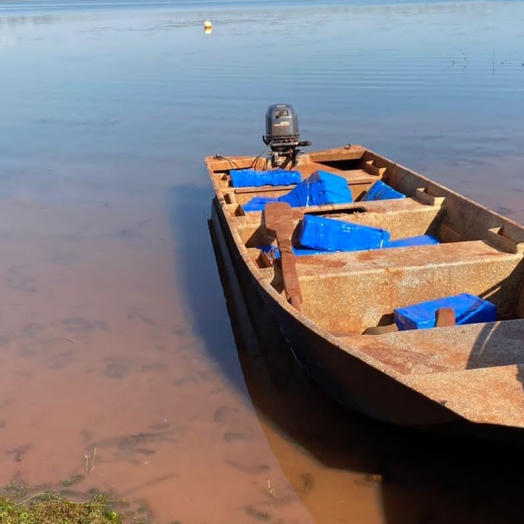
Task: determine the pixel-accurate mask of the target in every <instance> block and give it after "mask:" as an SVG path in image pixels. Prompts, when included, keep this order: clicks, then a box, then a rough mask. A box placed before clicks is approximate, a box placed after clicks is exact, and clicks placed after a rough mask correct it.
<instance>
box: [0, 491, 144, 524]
mask: <svg viewBox="0 0 524 524" xmlns="http://www.w3.org/2000/svg"><path fill="white" fill-rule="evenodd" d="M6 491H9V487H8V486H6V489H4V493H3V494H1V495H0V524H154V523H153V522H152V521H151V520H146V519H143V518H137V517H135V514H134V513H133V512H126V513H120V512H119V511H117V509H116V506H117V505H118V506H124V505H125V502H124V501H115V500H114V499H113V498H112V497H111V495H109V494H106V493H101V492H97V491H94V490H93V491H91V495H90V497H89V498H88V499H87V500H85V501H83V502H82V501H74V500H70V499H68V498H65V497H63V496H60V495H57V494H56V493H54V492H52V491H47V492H41V493H36V494H34V495H31V496H30V497H26V498H25V499H22V500H16V499H13V498H11V497H9V496H8V495H6V494H5V492H6Z"/></svg>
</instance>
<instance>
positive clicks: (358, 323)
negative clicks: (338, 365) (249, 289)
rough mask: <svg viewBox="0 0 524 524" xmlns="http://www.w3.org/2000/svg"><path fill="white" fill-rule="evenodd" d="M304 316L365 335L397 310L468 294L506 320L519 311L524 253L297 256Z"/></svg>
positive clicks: (444, 247)
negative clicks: (488, 304) (485, 302)
mask: <svg viewBox="0 0 524 524" xmlns="http://www.w3.org/2000/svg"><path fill="white" fill-rule="evenodd" d="M296 265H297V271H298V275H299V279H300V284H301V289H302V295H303V305H304V307H303V311H304V314H305V315H307V316H308V317H310V318H311V319H312V320H313V321H315V322H318V323H319V324H320V325H321V326H323V327H324V328H325V329H328V330H330V331H333V332H337V333H361V332H362V331H363V330H364V329H365V328H367V327H371V326H376V325H378V324H379V323H380V321H381V319H383V317H384V316H385V315H390V314H391V313H392V312H393V309H394V308H395V307H402V306H406V305H409V304H414V303H418V302H423V301H426V300H433V299H436V298H439V297H442V296H450V295H455V294H458V293H464V292H468V293H471V294H473V295H477V296H481V297H483V298H486V299H488V300H490V301H492V302H493V303H494V304H495V305H496V306H497V311H498V314H499V315H506V314H508V313H510V312H511V311H512V309H513V308H514V307H515V305H516V302H517V299H518V293H519V290H520V288H521V285H522V279H523V278H524V267H523V264H522V254H513V253H504V252H501V251H498V250H497V249H494V248H492V247H490V246H489V245H487V244H486V243H484V242H482V241H480V240H473V241H468V242H458V243H450V244H435V245H429V246H413V247H407V248H400V249H378V250H372V251H355V252H347V253H331V254H327V255H322V256H307V257H296Z"/></svg>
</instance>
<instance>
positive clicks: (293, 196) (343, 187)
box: [278, 170, 353, 207]
mask: <svg viewBox="0 0 524 524" xmlns="http://www.w3.org/2000/svg"><path fill="white" fill-rule="evenodd" d="M278 200H279V201H280V202H287V203H288V204H289V205H290V206H291V207H307V206H322V205H326V204H347V203H350V202H352V201H353V197H352V195H351V191H350V190H349V187H348V183H347V180H346V179H345V178H344V177H341V176H338V175H334V174H333V173H327V172H326V171H321V170H318V171H315V172H314V173H313V174H312V175H310V176H309V177H308V178H306V179H305V180H303V181H302V182H300V184H297V186H296V187H295V188H294V189H293V190H291V191H290V192H289V193H287V194H286V195H282V196H281V197H279V199H278Z"/></svg>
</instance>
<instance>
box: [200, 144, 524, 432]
mask: <svg viewBox="0 0 524 524" xmlns="http://www.w3.org/2000/svg"><path fill="white" fill-rule="evenodd" d="M315 155H316V156H315ZM319 159H327V160H323V161H322V162H320V161H319ZM355 161H356V162H358V163H357V164H355ZM254 162H256V159H254V158H249V157H240V158H231V159H226V160H224V159H223V157H220V158H213V157H210V158H207V159H206V164H207V167H208V171H209V175H210V177H211V180H212V183H213V186H214V189H215V198H214V199H213V204H212V223H213V224H214V227H215V229H216V231H218V232H219V233H220V235H219V236H220V237H221V239H222V240H221V241H220V243H221V250H222V251H223V252H224V253H227V255H228V256H229V257H230V258H231V260H232V263H233V266H234V268H235V271H236V273H237V275H238V278H239V280H240V282H241V284H242V288H243V293H244V296H245V298H246V303H247V305H248V309H249V311H250V313H251V315H252V320H253V324H254V325H255V326H258V329H261V330H264V331H266V332H271V333H274V335H275V336H278V337H283V338H284V339H285V340H286V342H287V345H288V347H289V350H290V351H292V352H293V354H294V356H295V358H296V359H297V360H298V362H299V363H300V364H301V365H302V367H303V368H304V370H305V372H307V373H308V374H309V375H310V377H311V378H312V379H313V380H314V381H315V382H316V383H317V384H318V385H319V386H320V387H321V388H322V389H324V390H325V391H326V393H328V394H329V395H330V396H331V397H332V398H333V399H334V400H336V401H337V402H339V403H341V404H343V405H344V406H346V407H348V408H350V409H352V410H356V411H358V412H360V413H363V414H365V415H367V416H370V417H373V418H375V419H378V420H381V421H386V422H388V423H393V424H397V425H401V426H419V427H422V426H424V427H427V426H436V425H438V426H441V427H445V426H450V425H451V426H453V425H454V424H457V423H458V424H462V423H465V424H466V425H469V426H472V427H473V428H475V427H478V428H479V429H480V428H481V427H488V426H490V427H503V428H508V429H510V428H516V429H517V430H520V429H522V428H524V390H523V386H522V382H521V378H520V377H521V373H520V369H521V367H522V368H523V369H524V324H523V322H524V321H522V320H521V316H522V315H521V312H520V309H522V306H521V301H522V297H521V294H522V289H521V288H522V280H523V277H524V267H523V263H522V250H521V248H522V245H523V244H522V242H524V230H523V229H522V226H520V225H519V224H516V223H514V222H512V221H510V220H508V219H506V218H504V217H501V216H499V215H497V214H496V213H493V212H491V211H489V210H487V209H485V208H483V207H482V206H479V205H478V204H475V203H473V202H471V201H469V200H467V199H466V198H464V197H462V196H461V195H458V194H456V193H454V192H452V191H450V190H449V189H447V188H444V187H442V186H440V185H438V184H436V183H434V182H431V181H429V180H427V179H426V178H425V177H423V176H421V175H419V174H417V173H415V172H413V171H410V170H408V169H406V168H404V167H402V166H398V165H397V164H395V163H393V162H391V161H389V160H387V159H384V158H383V157H380V156H378V155H376V154H375V153H372V152H370V151H368V150H366V149H364V148H361V147H360V146H350V147H346V148H335V149H333V150H327V151H323V152H318V153H316V154H312V155H310V156H309V157H308V158H306V159H303V160H302V161H301V163H302V165H300V164H299V169H300V170H301V172H302V174H303V176H304V177H306V176H308V175H309V174H310V173H311V172H312V171H313V170H314V168H315V167H317V166H318V164H321V165H322V167H327V169H328V170H332V172H335V173H337V174H340V173H342V174H343V175H344V176H347V178H348V184H349V186H350V188H351V190H352V192H353V194H354V196H356V202H355V203H354V204H351V205H348V206H321V207H320V208H314V209H313V208H312V209H299V210H295V211H294V212H295V213H296V216H297V220H300V215H301V214H303V213H307V212H314V213H317V214H321V213H325V214H326V215H329V216H332V215H333V213H334V212H336V213H342V214H343V213H344V212H347V211H351V210H353V209H355V208H359V216H358V219H359V220H362V221H364V222H365V221H367V222H368V223H373V224H376V223H377V221H378V222H380V220H381V218H384V217H387V219H388V221H389V223H390V224H392V223H395V224H396V226H395V227H397V228H398V230H399V231H401V230H403V229H406V228H408V229H409V227H410V223H409V222H410V221H411V220H413V219H415V221H416V222H417V224H418V226H417V227H419V226H420V227H426V226H421V224H422V223H425V224H426V225H428V224H429V229H431V231H432V232H433V233H435V232H437V233H438V236H439V237H440V239H441V240H442V244H441V246H444V247H437V248H436V249H435V250H431V249H430V250H428V249H423V248H417V249H415V250H412V251H409V250H407V249H400V250H397V252H396V253H393V250H390V252H389V253H387V254H386V253H381V254H378V253H377V254H375V253H371V252H369V251H366V252H365V253H360V254H355V253H353V254H332V255H328V256H327V257H324V255H316V257H318V258H316V259H315V260H314V261H312V260H311V259H312V258H313V257H305V258H307V259H309V260H301V261H299V262H297V265H298V272H299V279H300V282H301V284H302V285H303V287H304V290H305V292H304V300H305V301H308V300H309V301H315V300H316V299H314V298H313V299H312V298H311V297H312V296H313V295H312V292H313V291H316V292H318V293H322V291H324V292H325V291H330V292H331V293H332V300H331V301H332V302H333V306H334V308H332V309H330V308H329V307H326V304H327V303H328V302H329V297H328V299H327V300H328V301H327V302H326V300H325V299H319V307H318V308H317V306H316V305H313V304H309V305H308V304H305V305H304V307H303V309H302V310H301V311H299V310H297V308H295V307H293V306H292V305H291V304H290V303H289V301H288V300H286V295H285V293H284V292H283V290H282V289H281V285H279V282H278V280H279V279H278V274H277V273H278V268H274V267H265V265H264V264H263V263H262V262H261V260H260V259H259V258H258V257H257V255H256V252H257V249H256V247H254V246H255V244H256V243H257V241H258V240H259V237H260V234H261V230H262V234H263V235H266V233H267V232H266V231H264V230H263V229H264V225H263V223H261V216H260V215H256V214H252V215H249V216H248V215H247V214H246V213H243V212H242V211H241V203H240V204H239V202H238V199H239V197H240V200H241V199H242V198H243V197H244V195H245V194H246V192H245V191H243V190H242V191H238V192H237V191H235V190H234V189H232V188H231V187H230V185H229V182H228V176H227V174H228V171H229V170H230V169H232V166H233V165H234V166H235V168H236V167H247V166H249V165H251V164H253V163H254ZM362 162H365V163H368V162H372V163H373V164H377V165H378V168H376V169H369V170H363V169H361V167H362ZM364 165H366V164H364ZM367 165H369V164H367ZM373 167H374V166H373ZM353 172H354V173H353ZM353 174H354V175H355V177H354V179H352V175H353ZM371 177H380V178H381V179H383V180H386V181H388V182H389V183H390V184H391V185H392V186H393V187H396V188H398V189H402V190H403V191H404V192H405V193H406V194H407V195H408V199H409V201H410V202H409V203H405V204H402V205H399V204H398V203H395V204H391V205H390V204H389V203H386V204H377V205H375V206H370V205H366V206H364V207H363V206H362V205H359V200H358V198H359V195H360V194H361V193H362V192H363V191H365V190H366V189H367V188H369V186H370V184H371V183H372V178H371ZM370 178H371V180H370ZM278 191H282V193H283V192H285V190H284V189H282V188H278V189H277V190H275V189H274V188H262V190H260V189H256V190H255V189H253V190H252V191H251V192H250V193H248V194H249V195H253V194H262V195H267V194H272V195H273V194H275V193H276V192H278ZM408 199H407V200H408ZM423 215H428V216H429V215H431V216H429V219H428V220H426V219H425V218H424V219H423V218H422V216H423ZM337 216H338V215H337ZM354 218H355V215H352V214H351V219H354ZM426 218H427V217H426ZM424 221H425V222H424ZM461 221H462V222H463V223H464V227H458V226H457V224H459V223H460V222H461ZM393 229H394V228H393ZM415 229H416V228H415ZM414 232H415V233H419V231H418V230H417V231H414ZM501 232H502V233H503V234H501ZM255 237H256V238H255ZM384 251H385V250H384ZM454 252H455V255H453V253H454ZM454 256H455V258H454ZM366 257H367V258H366ZM381 257H382V258H381ZM419 258H420V259H424V260H425V261H427V264H426V262H424V263H422V262H418V259H419ZM410 259H412V262H411V264H405V263H404V262H403V261H404V260H410ZM335 262H336V263H335ZM361 266H362V267H361ZM323 267H324V273H322V268H323ZM326 268H327V269H326ZM346 268H348V269H347V272H346ZM315 272H317V278H315V275H314V274H312V273H315ZM359 272H361V273H359ZM355 273H356V274H357V275H361V276H362V279H363V280H365V283H364V284H365V285H366V286H367V288H364V290H366V289H367V291H368V292H369V293H370V294H371V295H373V294H376V293H377V290H380V292H381V293H382V294H383V295H384V296H387V297H389V298H388V299H387V300H386V301H384V300H382V302H381V300H380V299H379V297H378V295H377V296H376V302H377V303H379V307H377V308H376V309H377V311H378V313H377V312H376V311H375V313H373V314H374V315H375V321H376V322H375V324H377V323H378V324H380V319H381V318H383V317H384V316H386V315H385V314H384V313H385V312H389V311H390V310H391V308H392V307H393V306H397V305H398V304H399V303H401V304H402V301H403V300H405V299H404V298H402V296H401V295H402V292H403V290H404V288H405V286H406V285H408V284H409V282H411V281H413V280H417V282H418V286H419V287H421V286H425V289H422V290H421V291H420V296H422V297H423V298H425V297H426V296H432V294H433V295H434V294H436V293H442V292H443V291H446V292H448V293H449V294H451V293H456V292H462V291H471V292H475V293H477V294H479V295H481V294H482V292H483V290H484V289H486V290H488V292H489V290H491V293H492V294H491V295H489V294H486V293H484V296H488V297H489V298H490V299H492V300H494V301H495V302H497V305H498V306H499V309H500V310H501V311H502V312H503V316H501V318H500V319H498V321H497V322H491V323H486V324H484V325H482V324H478V325H471V326H455V327H444V328H435V329H431V330H424V331H425V332H426V333H422V332H421V331H422V330H415V331H419V332H418V333H417V332H413V333H408V332H404V333H387V334H383V335H378V336H369V335H363V334H362V331H363V328H364V327H365V326H366V323H368V324H369V322H370V318H371V319H372V317H371V316H370V315H369V314H366V313H365V312H362V313H361V310H362V308H364V309H365V308H366V304H368V307H367V309H366V311H369V310H371V309H373V308H372V307H371V306H369V304H371V302H370V300H372V299H373V298H374V297H373V296H372V297H371V298H369V297H366V296H364V295H363V290H362V289H360V290H359V291H358V290H356V291H355V293H354V294H353V297H351V300H349V299H348V300H346V299H345V298H343V299H341V298H340V297H341V296H342V295H340V294H339V295H337V289H339V288H340V287H343V286H344V285H345V282H346V280H348V279H349V280H351V279H352V278H354V275H355ZM424 273H425V274H426V279H427V281H426V282H422V284H421V278H420V275H423V274H424ZM384 274H386V275H387V276H388V278H387V279H386V280H384V279H382V277H383V276H384ZM443 274H444V275H445V276H444V277H442V275H443ZM366 275H368V276H367V277H366ZM391 275H393V276H391ZM472 275H477V277H478V278H477V279H476V280H477V281H478V282H474V281H473V277H472ZM366 278H367V279H368V280H366ZM446 278H447V279H448V281H447V283H446V281H445V279H446ZM319 282H320V285H319V284H318V283H319ZM351 283H352V286H353V287H354V283H355V281H354V280H353V281H352V282H351ZM434 288H438V289H436V290H435V289H434ZM333 290H334V291H333ZM479 290H480V291H479ZM333 293H334V294H333ZM415 294H416V293H415ZM381 296H382V295H381ZM399 296H400V297H401V298H400V299H399ZM391 297H393V298H391ZM388 301H389V302H388ZM395 301H397V302H395ZM359 303H360V304H361V306H362V307H361V308H359ZM355 304H356V305H355ZM344 307H347V308H348V315H347V316H348V317H350V320H348V322H347V325H348V329H347V331H346V332H344V331H343V330H342V329H341V325H340V318H345V316H342V317H340V318H338V317H336V312H334V311H335V310H341V309H343V308H344ZM319 308H321V309H322V312H320V313H319ZM326 309H329V310H330V311H329V312H327V313H325V310H326ZM508 312H510V314H509V313H508ZM379 313H380V314H379ZM326 315H327V316H326ZM366 315H367V316H366ZM253 316H256V318H253ZM372 321H373V319H372Z"/></svg>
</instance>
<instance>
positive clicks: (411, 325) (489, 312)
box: [393, 293, 497, 331]
mask: <svg viewBox="0 0 524 524" xmlns="http://www.w3.org/2000/svg"><path fill="white" fill-rule="evenodd" d="M442 307H444V308H452V309H453V310H454V311H455V323H456V324H457V325H462V324H476V323H479V322H494V321H495V320H496V319H497V308H496V307H495V305H494V304H492V303H491V302H489V301H487V300H484V299H483V298H479V297H476V296H474V295H470V294H469V293H461V294H460V295H456V296H453V297H443V298H438V299H436V300H430V301H428V302H421V303H420V304H413V305H411V306H406V307H402V308H397V309H395V310H394V311H393V319H394V321H395V324H396V325H397V327H398V328H399V330H401V331H403V330H408V329H428V328H433V327H435V315H436V312H437V309H440V308H442Z"/></svg>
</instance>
